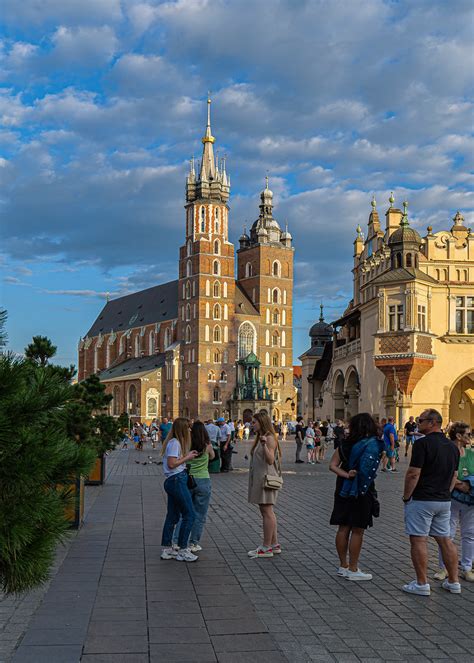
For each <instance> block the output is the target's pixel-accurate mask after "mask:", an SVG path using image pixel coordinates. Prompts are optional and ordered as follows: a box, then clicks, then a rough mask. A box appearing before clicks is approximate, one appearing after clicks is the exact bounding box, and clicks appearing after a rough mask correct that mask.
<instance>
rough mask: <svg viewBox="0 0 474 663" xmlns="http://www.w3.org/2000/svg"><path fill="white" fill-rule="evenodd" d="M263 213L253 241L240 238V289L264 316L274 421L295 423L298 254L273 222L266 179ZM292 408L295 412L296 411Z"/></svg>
mask: <svg viewBox="0 0 474 663" xmlns="http://www.w3.org/2000/svg"><path fill="white" fill-rule="evenodd" d="M259 209H260V214H259V217H258V219H257V220H256V221H255V222H254V224H253V225H252V228H251V230H250V236H249V235H248V234H247V232H246V231H244V234H243V235H242V236H241V237H240V248H239V250H238V252H237V255H238V284H239V286H240V287H241V288H242V290H244V292H245V294H246V295H247V297H248V298H249V299H250V300H251V302H252V303H253V305H254V306H255V308H256V309H257V311H258V313H259V334H258V351H257V355H258V358H259V359H260V361H261V369H260V373H261V375H262V376H264V378H265V384H266V385H267V386H268V388H269V390H270V391H271V393H272V394H273V397H274V405H273V416H274V418H275V420H280V421H281V420H283V419H284V418H290V419H294V418H296V397H295V390H294V387H293V338H292V329H293V320H292V318H293V252H294V249H293V247H292V244H291V242H292V237H291V235H290V233H289V232H288V229H286V230H285V231H282V230H281V228H280V225H279V224H278V221H277V220H276V219H275V218H274V217H273V192H272V191H271V190H270V188H269V186H268V177H267V178H266V183H265V189H264V190H263V191H262V193H261V194H260V205H259ZM292 406H293V407H292Z"/></svg>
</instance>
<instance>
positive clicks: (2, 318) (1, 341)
mask: <svg viewBox="0 0 474 663" xmlns="http://www.w3.org/2000/svg"><path fill="white" fill-rule="evenodd" d="M6 324H7V312H6V311H5V310H4V309H0V350H2V349H3V348H4V347H5V346H6V344H7V339H8V336H7V332H6V331H5V325H6Z"/></svg>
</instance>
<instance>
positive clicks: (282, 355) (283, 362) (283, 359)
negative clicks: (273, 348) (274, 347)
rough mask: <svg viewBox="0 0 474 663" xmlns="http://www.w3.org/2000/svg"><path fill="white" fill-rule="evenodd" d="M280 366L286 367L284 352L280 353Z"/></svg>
mask: <svg viewBox="0 0 474 663" xmlns="http://www.w3.org/2000/svg"><path fill="white" fill-rule="evenodd" d="M281 365H282V366H286V355H285V353H284V352H282V353H281Z"/></svg>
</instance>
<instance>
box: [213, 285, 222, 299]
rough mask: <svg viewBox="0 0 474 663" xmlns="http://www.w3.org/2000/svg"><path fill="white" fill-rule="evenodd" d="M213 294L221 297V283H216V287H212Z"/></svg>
mask: <svg viewBox="0 0 474 663" xmlns="http://www.w3.org/2000/svg"><path fill="white" fill-rule="evenodd" d="M212 294H213V296H214V297H220V296H221V284H220V283H219V281H214V285H213V287H212Z"/></svg>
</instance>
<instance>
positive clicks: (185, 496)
mask: <svg viewBox="0 0 474 663" xmlns="http://www.w3.org/2000/svg"><path fill="white" fill-rule="evenodd" d="M187 482H188V475H187V472H179V474H173V475H172V476H170V477H168V478H167V479H166V481H165V491H166V493H167V495H168V510H167V512H166V519H165V524H164V525H163V534H162V536H161V545H162V546H166V547H169V546H171V542H172V537H173V531H174V528H175V526H176V525H177V523H178V521H179V519H180V518H181V519H182V523H183V526H182V527H181V530H180V533H179V539H178V545H179V547H180V548H187V546H188V539H189V532H190V531H191V528H192V526H193V523H194V518H195V514H194V507H193V501H192V499H191V493H190V492H189V488H188V484H187Z"/></svg>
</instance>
